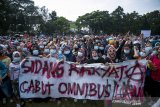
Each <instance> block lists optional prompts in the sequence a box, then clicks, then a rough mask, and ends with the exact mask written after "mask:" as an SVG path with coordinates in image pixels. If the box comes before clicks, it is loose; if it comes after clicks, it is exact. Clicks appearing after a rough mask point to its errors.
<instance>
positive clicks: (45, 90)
mask: <svg viewBox="0 0 160 107" xmlns="http://www.w3.org/2000/svg"><path fill="white" fill-rule="evenodd" d="M52 86H54V84H50V83H49V82H48V83H47V84H45V83H44V82H43V81H41V82H40V81H38V80H31V81H30V83H28V82H27V81H24V82H22V83H21V84H20V92H21V93H29V92H32V93H33V94H34V93H35V94H36V93H38V92H42V95H44V94H48V95H50V94H51V87H52Z"/></svg>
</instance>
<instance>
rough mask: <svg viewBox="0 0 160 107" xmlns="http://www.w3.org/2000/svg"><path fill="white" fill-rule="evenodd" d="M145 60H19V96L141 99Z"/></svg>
mask: <svg viewBox="0 0 160 107" xmlns="http://www.w3.org/2000/svg"><path fill="white" fill-rule="evenodd" d="M146 65H147V61H146V60H140V61H135V60H133V61H127V62H123V63H117V64H108V65H103V64H83V65H75V64H74V63H70V62H54V61H52V60H51V59H48V58H34V57H32V58H29V59H24V60H23V61H22V62H21V72H20V78H19V89H20V96H21V98H46V97H53V98H60V97H72V98H76V99H92V100H106V99H108V100H120V99H121V100H122V99H123V100H128V101H132V100H135V98H136V100H141V98H142V97H143V86H144V78H145V71H146Z"/></svg>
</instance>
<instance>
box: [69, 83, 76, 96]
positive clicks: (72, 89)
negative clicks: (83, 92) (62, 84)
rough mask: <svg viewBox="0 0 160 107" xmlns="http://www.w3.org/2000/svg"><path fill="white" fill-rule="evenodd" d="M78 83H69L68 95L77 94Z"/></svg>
mask: <svg viewBox="0 0 160 107" xmlns="http://www.w3.org/2000/svg"><path fill="white" fill-rule="evenodd" d="M75 90H76V83H75V82H74V83H73V84H71V83H68V95H69V94H73V93H74V95H76V91H75Z"/></svg>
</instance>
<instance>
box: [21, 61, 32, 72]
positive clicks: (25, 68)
mask: <svg viewBox="0 0 160 107" xmlns="http://www.w3.org/2000/svg"><path fill="white" fill-rule="evenodd" d="M28 62H29V60H27V59H25V60H24V61H23V63H22V64H21V67H22V68H23V69H24V72H23V73H28V72H30V71H31V66H27V65H26V64H27V63H28Z"/></svg>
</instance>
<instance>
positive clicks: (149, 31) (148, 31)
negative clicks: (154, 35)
mask: <svg viewBox="0 0 160 107" xmlns="http://www.w3.org/2000/svg"><path fill="white" fill-rule="evenodd" d="M141 34H143V35H144V37H145V38H146V37H149V36H151V30H141Z"/></svg>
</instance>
